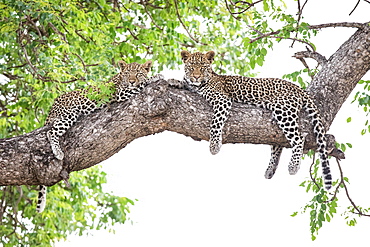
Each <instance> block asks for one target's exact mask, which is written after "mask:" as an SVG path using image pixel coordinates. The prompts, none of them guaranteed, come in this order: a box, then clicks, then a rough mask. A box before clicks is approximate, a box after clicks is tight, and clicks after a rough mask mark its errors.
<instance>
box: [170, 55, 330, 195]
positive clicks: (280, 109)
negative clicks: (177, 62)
mask: <svg viewBox="0 0 370 247" xmlns="http://www.w3.org/2000/svg"><path fill="white" fill-rule="evenodd" d="M214 57H215V52H214V51H209V52H206V53H201V52H194V53H190V52H188V51H186V50H183V51H181V59H182V61H183V63H184V70H185V75H184V79H183V80H182V81H178V80H176V79H169V80H171V83H173V84H175V86H177V87H185V88H187V89H190V90H191V91H194V92H196V93H198V94H200V95H201V96H202V97H204V98H205V99H206V101H207V102H208V103H209V104H210V106H211V107H212V109H213V117H212V120H211V124H210V137H209V142H210V146H209V147H210V152H211V154H213V155H214V154H217V153H218V152H219V151H220V149H221V146H222V130H223V127H224V125H225V122H226V120H227V118H228V115H229V112H230V109H231V107H232V103H233V102H236V103H242V104H247V105H250V106H254V107H258V108H263V109H267V110H269V111H271V112H272V120H273V122H275V123H277V125H278V126H279V128H280V129H281V130H282V132H283V134H284V136H285V138H286V139H287V141H288V143H289V144H290V146H291V148H292V156H291V159H290V162H289V165H288V171H289V174H291V175H294V174H296V173H297V172H298V170H299V168H300V162H301V159H302V156H303V148H304V141H305V135H303V134H302V133H301V132H300V130H299V113H300V111H301V110H302V109H303V110H305V111H306V112H307V116H308V118H309V119H310V122H311V125H312V126H313V132H314V135H315V139H316V143H317V151H318V153H319V158H320V163H321V168H322V177H323V183H324V187H325V189H326V190H328V191H329V190H330V189H331V187H332V175H331V171H330V166H329V161H328V151H327V148H326V147H327V144H326V137H325V134H326V130H325V127H324V125H323V123H322V120H321V116H320V112H319V109H318V108H317V106H316V104H315V103H314V101H313V99H312V98H311V96H310V95H309V94H308V92H307V91H305V90H303V89H302V88H301V87H299V86H298V85H295V84H294V83H292V82H289V81H287V80H284V79H280V78H255V77H245V76H241V75H220V74H217V73H216V72H215V71H214V70H213V69H212V63H213V62H214ZM169 82H170V81H169ZM282 149H283V147H282V146H279V145H271V158H270V161H269V164H268V167H267V169H266V172H265V178H266V179H271V178H272V177H273V175H274V174H275V171H276V169H277V166H278V164H279V159H280V156H281V153H282Z"/></svg>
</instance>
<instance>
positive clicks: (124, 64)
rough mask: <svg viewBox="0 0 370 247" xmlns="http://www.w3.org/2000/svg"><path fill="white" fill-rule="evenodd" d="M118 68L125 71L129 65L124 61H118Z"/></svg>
mask: <svg viewBox="0 0 370 247" xmlns="http://www.w3.org/2000/svg"><path fill="white" fill-rule="evenodd" d="M118 67H119V68H120V70H121V71H123V70H125V68H126V67H127V63H125V62H124V61H122V60H121V61H118Z"/></svg>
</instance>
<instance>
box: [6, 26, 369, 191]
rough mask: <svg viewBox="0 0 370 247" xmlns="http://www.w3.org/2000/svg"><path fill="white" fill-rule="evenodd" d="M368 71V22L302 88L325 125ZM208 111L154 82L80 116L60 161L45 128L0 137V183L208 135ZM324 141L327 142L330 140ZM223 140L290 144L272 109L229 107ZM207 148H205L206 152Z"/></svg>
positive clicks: (51, 176) (58, 173) (55, 178)
mask: <svg viewBox="0 0 370 247" xmlns="http://www.w3.org/2000/svg"><path fill="white" fill-rule="evenodd" d="M369 69H370V27H369V26H366V27H364V28H362V29H359V30H358V31H357V32H356V33H355V34H354V35H353V36H352V37H350V38H349V40H348V41H346V42H345V43H344V44H343V45H342V46H341V47H340V48H339V49H338V51H337V52H335V53H334V54H333V55H332V56H331V57H330V58H329V59H328V60H327V61H324V64H323V66H322V70H321V71H320V72H319V73H318V75H317V76H316V77H315V79H314V80H313V82H312V83H311V84H310V86H309V88H308V89H307V90H308V91H309V93H310V94H311V95H312V97H313V98H314V100H315V103H316V104H317V105H318V107H319V109H320V111H321V114H322V117H323V122H324V125H325V126H326V128H329V126H330V125H331V123H332V121H333V120H334V118H335V116H336V114H337V112H338V111H339V109H340V107H341V105H342V104H343V103H344V101H345V100H346V99H347V97H348V96H349V94H350V93H351V91H352V90H353V88H354V87H355V85H356V83H357V82H358V81H359V80H360V79H361V78H362V76H363V75H364V74H365V73H366V72H367V71H368V70H369ZM211 116H212V110H211V108H210V106H209V105H208V104H207V102H206V101H205V100H204V99H203V98H202V97H201V96H199V95H198V94H196V93H193V92H190V91H187V90H184V89H177V88H175V87H171V86H169V85H168V83H167V81H164V80H163V81H160V82H157V83H153V84H151V85H149V86H148V87H146V88H145V89H144V91H143V93H141V94H139V95H137V96H135V97H133V98H132V99H131V100H129V101H128V102H126V103H124V104H118V103H114V104H112V105H110V106H109V107H107V108H105V109H103V110H100V111H97V112H95V113H93V114H91V115H88V116H85V117H83V118H81V119H80V121H78V123H77V124H76V125H74V126H73V127H72V128H71V129H70V130H69V131H68V132H67V133H66V135H65V136H64V137H62V138H61V146H62V149H63V150H64V152H65V158H64V160H63V161H58V160H57V159H55V158H54V155H53V153H52V151H51V148H50V145H49V143H48V141H47V138H46V131H47V130H48V128H50V127H49V126H46V127H43V128H40V129H37V130H35V131H32V132H30V133H28V134H25V135H22V136H18V137H14V138H8V139H2V140H0V185H22V184H25V185H35V184H46V185H53V184H55V183H57V182H59V181H60V180H62V179H63V178H64V179H66V178H67V177H68V174H69V173H70V172H72V171H78V170H81V169H86V168H88V167H91V166H93V165H95V164H98V163H100V162H101V161H103V160H105V159H107V158H109V157H110V156H112V155H113V154H115V153H117V152H118V151H119V150H120V149H122V148H124V147H125V146H126V145H127V144H128V143H130V142H131V141H133V140H134V139H136V138H139V137H142V136H146V135H151V134H155V133H160V132H162V131H165V130H168V131H173V132H177V133H180V134H183V135H186V136H190V137H192V138H193V139H195V140H208V139H209V123H210V119H211ZM301 116H302V118H301V119H302V121H301V129H302V132H304V133H307V134H308V135H307V137H306V145H305V148H306V149H312V148H315V147H316V144H315V141H314V137H313V134H312V127H311V125H310V124H309V121H308V120H307V118H306V117H305V115H304V114H303V113H302V115H301ZM329 139H330V141H329V142H330V143H329V144H331V145H332V146H333V143H334V139H333V138H332V137H331V138H329ZM223 142H224V143H255V144H278V145H281V146H284V147H289V144H288V143H287V141H286V139H285V138H284V136H283V133H282V131H280V129H279V128H278V126H277V125H276V124H275V123H274V122H273V121H272V120H271V112H269V111H267V110H263V109H259V108H254V107H250V106H247V105H243V104H236V103H235V104H234V105H233V107H232V111H231V114H230V116H229V119H228V121H227V123H226V125H225V128H224V134H223ZM204 152H208V150H204Z"/></svg>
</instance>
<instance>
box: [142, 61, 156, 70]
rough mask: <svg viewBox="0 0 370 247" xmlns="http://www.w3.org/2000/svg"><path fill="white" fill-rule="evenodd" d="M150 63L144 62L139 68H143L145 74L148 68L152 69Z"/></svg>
mask: <svg viewBox="0 0 370 247" xmlns="http://www.w3.org/2000/svg"><path fill="white" fill-rule="evenodd" d="M152 63H153V62H152V61H150V60H149V61H146V62H145V63H144V64H143V65H141V67H142V68H143V69H145V70H146V71H147V73H149V71H150V68H151V67H152Z"/></svg>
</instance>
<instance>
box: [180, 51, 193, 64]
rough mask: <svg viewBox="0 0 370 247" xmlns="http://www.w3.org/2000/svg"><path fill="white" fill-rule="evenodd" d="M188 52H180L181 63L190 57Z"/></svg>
mask: <svg viewBox="0 0 370 247" xmlns="http://www.w3.org/2000/svg"><path fill="white" fill-rule="evenodd" d="M190 55H191V54H190V52H188V51H181V58H182V62H183V63H185V62H186V60H188V58H189V57H190Z"/></svg>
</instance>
